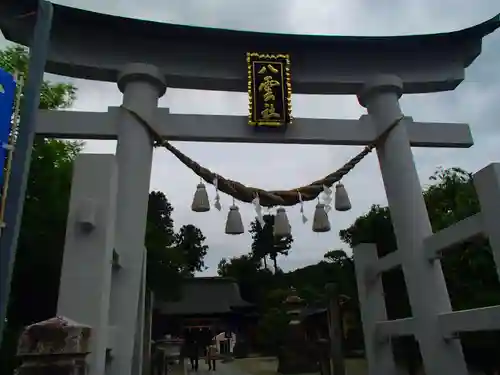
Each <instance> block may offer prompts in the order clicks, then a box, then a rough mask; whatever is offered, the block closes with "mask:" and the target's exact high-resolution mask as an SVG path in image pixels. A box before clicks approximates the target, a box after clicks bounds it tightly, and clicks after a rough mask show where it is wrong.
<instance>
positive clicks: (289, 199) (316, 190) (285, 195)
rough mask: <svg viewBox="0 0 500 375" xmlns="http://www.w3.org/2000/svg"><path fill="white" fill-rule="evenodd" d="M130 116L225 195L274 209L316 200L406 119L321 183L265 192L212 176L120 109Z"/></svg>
mask: <svg viewBox="0 0 500 375" xmlns="http://www.w3.org/2000/svg"><path fill="white" fill-rule="evenodd" d="M121 108H123V109H124V110H125V111H126V112H127V113H129V114H130V115H131V116H132V117H134V118H135V119H136V120H137V121H138V122H139V123H140V124H141V125H142V126H144V127H145V128H146V129H147V130H148V132H149V133H150V134H151V136H152V137H153V139H154V142H155V146H163V147H165V148H166V149H167V150H168V151H170V152H171V153H172V154H174V156H175V157H176V158H177V159H179V160H180V161H181V162H182V163H183V164H184V165H185V166H187V167H188V168H189V169H191V170H192V171H193V172H194V173H196V174H197V175H198V176H199V177H201V178H202V179H203V180H204V181H205V182H207V183H209V184H213V182H214V180H215V179H217V188H218V189H219V190H220V191H222V192H223V193H225V194H228V195H230V196H232V197H233V198H235V199H237V200H239V201H242V202H246V203H250V202H252V200H253V199H254V198H255V197H256V196H257V195H258V197H259V200H260V204H261V206H264V207H273V206H294V205H296V204H298V203H300V202H301V200H302V201H303V202H306V201H311V200H314V199H316V198H317V197H318V196H319V194H321V192H323V189H324V188H323V187H324V186H327V187H331V186H332V185H333V184H334V183H336V182H338V181H340V180H341V179H342V177H344V176H345V175H346V174H347V173H349V172H350V171H351V170H352V169H353V168H354V167H355V166H356V165H357V164H358V163H359V162H360V161H361V160H363V159H364V157H365V156H366V155H368V154H369V153H370V152H371V151H372V150H373V149H374V148H375V147H376V146H377V145H378V144H379V143H381V142H383V141H384V139H385V138H386V136H387V135H388V134H389V132H390V131H391V130H392V129H394V128H395V127H396V126H397V125H398V124H399V123H400V122H401V120H403V118H404V116H401V117H399V118H398V119H396V120H395V121H394V122H393V123H391V125H390V126H389V127H388V128H387V129H386V130H385V131H384V132H383V133H382V134H380V135H379V136H378V137H377V138H376V139H375V140H374V141H373V142H372V143H371V144H369V145H368V146H366V147H365V148H364V149H363V151H361V152H360V153H359V154H357V155H356V156H354V157H353V158H352V159H351V160H349V161H348V162H347V163H346V164H344V165H343V166H342V167H341V168H340V169H338V170H337V171H335V172H333V173H331V174H329V175H328V176H326V177H324V178H322V179H321V180H317V181H314V182H312V183H310V184H309V185H306V186H301V187H299V188H296V189H293V190H271V191H267V190H263V189H259V188H255V187H252V186H246V185H243V184H242V183H240V182H238V181H233V180H229V179H227V178H224V177H222V176H221V175H218V174H216V173H213V172H212V171H210V170H209V169H207V168H204V167H202V166H201V165H200V164H198V163H197V162H196V161H194V160H192V159H191V158H189V157H188V156H186V155H185V154H183V153H182V152H181V151H179V150H178V149H177V148H176V147H174V146H173V145H172V144H171V143H170V142H168V141H167V140H165V139H163V138H162V136H161V135H160V134H159V133H158V132H157V131H156V130H155V129H154V127H153V126H151V124H149V123H148V122H147V121H146V120H145V119H144V118H143V117H142V116H141V115H139V114H138V113H137V112H136V111H134V110H132V109H130V108H127V107H125V106H123V105H122V106H121Z"/></svg>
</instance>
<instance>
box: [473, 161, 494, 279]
mask: <svg viewBox="0 0 500 375" xmlns="http://www.w3.org/2000/svg"><path fill="white" fill-rule="evenodd" d="M474 186H475V187H476V191H477V195H478V197H479V202H480V204H481V215H482V217H483V225H484V230H485V233H486V234H487V236H488V240H489V242H490V246H491V252H492V254H493V259H494V260H495V265H496V268H497V274H498V276H499V277H500V232H499V231H498V218H499V217H500V163H491V164H489V165H488V166H486V167H485V168H483V169H481V170H480V171H478V172H476V173H475V174H474Z"/></svg>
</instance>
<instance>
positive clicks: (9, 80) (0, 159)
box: [0, 69, 16, 185]
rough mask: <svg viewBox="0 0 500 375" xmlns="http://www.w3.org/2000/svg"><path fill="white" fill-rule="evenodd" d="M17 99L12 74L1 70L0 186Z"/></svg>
mask: <svg viewBox="0 0 500 375" xmlns="http://www.w3.org/2000/svg"><path fill="white" fill-rule="evenodd" d="M15 97H16V81H15V80H14V77H13V76H12V74H10V73H8V72H6V71H5V70H2V69H0V163H1V168H0V185H1V184H2V183H3V177H4V172H5V171H4V165H5V156H6V154H7V149H6V145H8V144H9V135H10V127H11V122H12V113H13V111H14V99H15Z"/></svg>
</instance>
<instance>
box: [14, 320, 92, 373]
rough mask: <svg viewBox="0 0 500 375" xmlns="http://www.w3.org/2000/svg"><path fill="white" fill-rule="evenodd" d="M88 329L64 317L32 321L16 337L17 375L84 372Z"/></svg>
mask: <svg viewBox="0 0 500 375" xmlns="http://www.w3.org/2000/svg"><path fill="white" fill-rule="evenodd" d="M91 331H92V330H91V328H90V327H88V326H85V325H83V324H80V323H76V322H74V321H72V320H70V319H67V318H64V317H60V316H57V317H54V318H51V319H48V320H45V321H43V322H39V323H35V324H32V325H30V326H28V327H26V329H25V330H24V331H23V333H22V334H21V337H20V338H19V344H18V350H17V355H18V357H19V358H20V359H21V361H22V364H21V366H20V367H19V369H18V371H17V374H18V375H49V374H50V375H85V374H86V373H87V365H86V360H85V358H86V357H87V355H88V354H89V348H90V347H89V344H90V336H91Z"/></svg>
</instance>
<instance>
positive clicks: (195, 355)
mask: <svg viewBox="0 0 500 375" xmlns="http://www.w3.org/2000/svg"><path fill="white" fill-rule="evenodd" d="M188 352H189V361H190V363H191V371H198V362H199V359H200V344H199V342H198V340H197V339H196V338H194V339H193V340H192V341H191V342H190V343H189V349H188Z"/></svg>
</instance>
